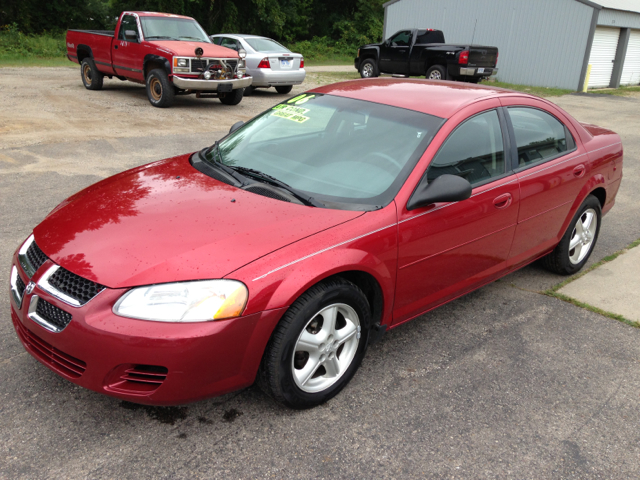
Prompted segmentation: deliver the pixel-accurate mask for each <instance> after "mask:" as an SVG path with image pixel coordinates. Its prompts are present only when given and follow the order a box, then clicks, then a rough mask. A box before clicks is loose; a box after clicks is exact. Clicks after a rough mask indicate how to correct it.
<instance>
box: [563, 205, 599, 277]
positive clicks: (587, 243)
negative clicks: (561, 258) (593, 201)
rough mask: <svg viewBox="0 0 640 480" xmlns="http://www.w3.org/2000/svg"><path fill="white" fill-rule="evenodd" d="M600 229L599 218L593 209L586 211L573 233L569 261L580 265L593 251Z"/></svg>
mask: <svg viewBox="0 0 640 480" xmlns="http://www.w3.org/2000/svg"><path fill="white" fill-rule="evenodd" d="M597 229H598V216H597V214H596V211H595V210H594V209H593V208H588V209H587V210H585V211H584V212H583V213H582V215H580V218H578V221H577V222H576V224H575V226H574V227H573V232H572V233H571V240H570V242H569V260H570V261H571V263H572V264H574V265H577V264H578V263H580V262H581V261H582V260H583V259H584V258H585V257H586V256H587V255H588V254H589V252H590V251H591V247H592V246H593V241H594V238H595V236H596V232H597Z"/></svg>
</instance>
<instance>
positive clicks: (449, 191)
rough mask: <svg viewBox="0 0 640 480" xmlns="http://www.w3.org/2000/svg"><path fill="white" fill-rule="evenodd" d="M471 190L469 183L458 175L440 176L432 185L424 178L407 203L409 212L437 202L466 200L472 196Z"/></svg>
mask: <svg viewBox="0 0 640 480" xmlns="http://www.w3.org/2000/svg"><path fill="white" fill-rule="evenodd" d="M471 190H472V188H471V184H470V183H469V181H468V180H465V179H464V178H462V177H459V176H457V175H449V174H444V175H440V176H439V177H437V178H436V179H435V180H433V181H432V182H431V183H428V181H427V177H424V178H423V179H422V181H421V182H420V184H419V185H418V188H416V191H415V192H413V195H411V198H410V199H409V202H407V210H415V209H416V208H420V207H426V206H427V205H431V204H432V203H436V202H459V201H461V200H466V199H467V198H469V197H470V196H471Z"/></svg>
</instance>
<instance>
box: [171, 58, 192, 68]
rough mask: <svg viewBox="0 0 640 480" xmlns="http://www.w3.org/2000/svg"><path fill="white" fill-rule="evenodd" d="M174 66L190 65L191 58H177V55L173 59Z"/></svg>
mask: <svg viewBox="0 0 640 480" xmlns="http://www.w3.org/2000/svg"><path fill="white" fill-rule="evenodd" d="M173 66H174V67H183V68H184V67H188V66H189V59H188V58H177V57H175V58H174V59H173Z"/></svg>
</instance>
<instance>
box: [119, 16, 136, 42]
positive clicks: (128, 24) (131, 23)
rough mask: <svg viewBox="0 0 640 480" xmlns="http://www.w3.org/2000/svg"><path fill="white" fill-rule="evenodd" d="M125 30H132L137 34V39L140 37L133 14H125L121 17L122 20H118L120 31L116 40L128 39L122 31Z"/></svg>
mask: <svg viewBox="0 0 640 480" xmlns="http://www.w3.org/2000/svg"><path fill="white" fill-rule="evenodd" d="M127 30H133V31H134V32H136V33H137V34H138V39H139V38H140V32H138V22H136V17H134V16H133V15H125V16H124V17H122V21H121V22H120V32H119V33H118V40H124V41H128V40H127V39H126V37H125V36H124V32H125V31H127Z"/></svg>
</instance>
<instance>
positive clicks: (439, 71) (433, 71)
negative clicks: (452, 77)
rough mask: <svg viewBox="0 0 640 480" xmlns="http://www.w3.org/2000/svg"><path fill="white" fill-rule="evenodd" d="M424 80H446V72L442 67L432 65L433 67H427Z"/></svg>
mask: <svg viewBox="0 0 640 480" xmlns="http://www.w3.org/2000/svg"><path fill="white" fill-rule="evenodd" d="M425 78H426V79H427V80H446V79H447V71H446V70H445V69H444V67H443V66H442V65H434V66H433V67H429V68H428V69H427V73H426V74H425Z"/></svg>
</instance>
